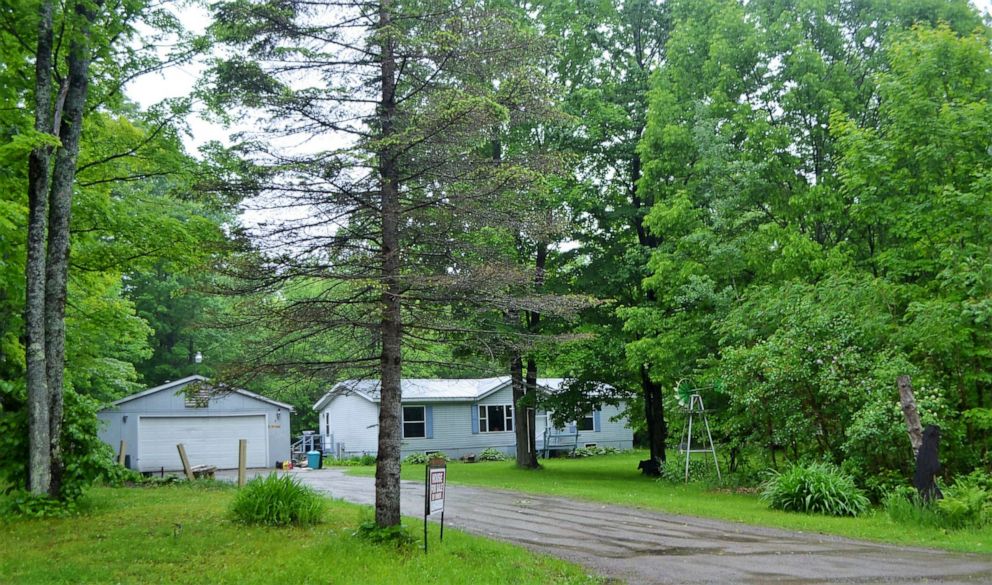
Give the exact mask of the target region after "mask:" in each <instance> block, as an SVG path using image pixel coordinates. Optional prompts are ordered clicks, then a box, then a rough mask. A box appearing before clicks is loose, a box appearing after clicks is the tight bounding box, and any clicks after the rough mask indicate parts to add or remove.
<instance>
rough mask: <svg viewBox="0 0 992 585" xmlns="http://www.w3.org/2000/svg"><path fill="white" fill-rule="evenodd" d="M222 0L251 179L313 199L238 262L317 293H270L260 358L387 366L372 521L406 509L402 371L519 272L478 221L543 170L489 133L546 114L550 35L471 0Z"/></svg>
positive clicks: (334, 366)
mask: <svg viewBox="0 0 992 585" xmlns="http://www.w3.org/2000/svg"><path fill="white" fill-rule="evenodd" d="M215 13H216V14H215V16H216V22H217V25H215V32H216V34H217V36H218V39H219V40H220V41H222V42H224V43H227V44H229V45H230V46H232V47H237V48H238V49H240V50H242V51H244V52H245V54H246V55H247V57H246V58H242V57H236V58H229V59H225V60H222V61H220V62H218V64H217V66H216V67H215V68H214V69H213V72H212V83H211V86H212V88H213V90H212V92H213V93H214V98H215V100H214V104H215V105H216V106H217V107H218V109H219V110H223V109H227V108H231V107H234V106H235V105H238V106H241V107H243V108H245V110H247V111H250V112H251V111H253V112H255V113H256V114H257V115H258V116H259V124H260V127H261V128H263V132H264V134H256V135H254V136H245V138H247V139H248V140H246V141H245V142H244V143H243V146H242V148H244V149H245V150H246V151H247V153H249V154H248V156H249V157H250V159H251V160H252V161H253V163H254V164H256V165H257V169H258V173H257V181H256V182H255V183H254V184H253V185H250V187H251V188H252V189H255V190H256V191H257V192H258V193H259V194H260V198H259V199H258V201H269V202H271V203H272V204H273V205H275V206H278V207H283V208H285V207H292V208H295V209H297V210H303V211H302V212H299V213H300V215H302V216H303V217H300V218H295V219H294V218H287V219H284V220H282V221H280V222H278V225H276V226H274V227H273V226H269V227H270V229H264V230H260V231H261V232H262V233H259V234H257V241H258V242H260V243H259V251H258V254H257V256H256V257H255V260H254V261H252V262H246V263H245V264H244V265H243V266H242V267H241V268H242V270H241V271H240V273H239V276H240V277H241V278H242V283H246V284H247V286H248V288H249V289H251V290H253V291H256V292H270V291H276V290H280V291H283V294H284V293H285V292H286V291H287V290H289V289H293V288H294V287H295V290H296V291H303V290H304V289H305V290H308V291H310V292H309V293H306V294H298V295H297V294H291V295H290V297H289V298H287V297H285V296H283V297H282V299H281V300H280V299H276V300H273V297H271V296H270V297H267V299H266V301H265V303H266V304H265V305H264V307H265V308H264V309H263V312H265V313H267V314H268V315H269V316H274V317H276V318H277V319H279V320H280V321H281V323H282V324H281V326H280V327H279V329H280V335H281V337H280V339H278V340H275V341H274V342H273V343H272V344H271V345H269V346H267V347H266V348H264V349H263V352H262V353H263V355H261V356H260V357H259V362H258V363H259V364H260V365H262V367H270V366H271V367H279V368H282V369H288V370H294V371H297V372H306V373H307V374H309V375H313V374H315V373H318V374H321V375H324V376H329V375H340V374H341V373H343V372H346V371H347V372H349V373H350V374H352V375H356V376H362V377H371V376H375V377H377V378H378V379H379V392H380V402H379V404H380V411H379V412H380V414H379V426H378V432H379V440H378V457H377V468H376V522H377V524H378V525H380V526H384V527H385V526H392V525H396V524H398V523H399V522H400V507H399V477H400V476H399V471H400V443H401V440H402V425H401V420H402V416H401V408H400V398H401V397H400V377H401V375H402V373H403V370H404V366H410V365H416V364H417V362H418V361H421V360H419V359H418V358H417V357H416V356H415V355H414V354H411V353H410V351H409V350H410V349H412V348H415V347H416V346H417V345H418V344H419V343H424V342H432V343H433V342H443V341H445V340H450V339H452V338H454V337H459V336H464V335H466V334H467V333H469V332H466V331H465V328H463V327H459V326H458V325H456V324H453V323H452V322H451V312H450V306H451V305H452V304H458V303H463V304H466V305H476V306H478V305H480V304H488V303H490V302H492V301H493V299H494V298H495V297H496V296H498V295H500V294H503V289H504V287H503V284H502V283H506V282H507V281H514V280H519V279H520V276H519V270H517V269H515V267H513V266H512V265H506V266H494V265H493V262H494V261H495V260H494V259H493V258H492V256H491V255H490V254H488V253H487V251H486V250H485V249H483V248H480V247H479V246H478V245H477V243H476V242H475V241H473V238H472V237H468V236H467V235H466V234H468V233H470V232H472V233H477V232H479V231H481V230H486V229H487V228H490V227H497V228H498V227H499V226H504V225H506V222H507V221H509V220H510V219H512V217H513V213H514V212H515V211H516V210H515V209H514V200H513V197H514V196H519V194H522V193H524V192H525V188H526V185H528V184H530V183H531V182H533V181H534V180H535V178H536V177H537V176H538V174H539V173H538V171H536V170H535V169H534V166H535V165H534V164H533V163H534V161H533V160H532V159H531V158H530V157H529V156H528V154H527V153H526V152H519V153H517V152H514V153H507V154H506V155H505V156H503V157H501V159H500V161H499V163H498V164H496V163H495V162H494V158H493V156H492V152H491V148H490V146H491V141H490V138H491V135H490V134H489V132H490V131H491V129H493V128H501V127H504V126H506V125H508V124H510V123H511V121H512V120H514V119H518V118H520V117H522V116H523V117H526V116H530V115H538V114H539V112H540V110H541V108H540V107H536V106H539V104H541V102H542V101H544V100H545V99H546V98H545V97H544V96H543V95H542V90H541V86H540V85H539V84H536V83H534V81H533V80H534V79H536V77H535V72H534V70H533V67H532V65H531V63H530V61H529V58H528V55H531V54H533V48H534V47H535V46H536V45H537V40H536V38H535V37H534V35H533V34H532V33H530V32H528V31H527V30H526V29H525V28H522V27H520V26H518V23H517V22H516V21H515V20H514V18H513V16H512V15H511V14H509V13H507V12H504V11H501V10H499V9H498V8H493V7H490V6H488V5H487V4H486V3H485V2H475V1H466V2H447V1H424V2H404V1H400V0H383V1H381V2H358V1H355V2H351V1H347V2H327V3H322V2H317V3H314V2H292V1H290V2H248V1H245V0H236V1H232V2H224V3H220V4H218V5H216V7H215ZM531 112H534V113H533V114H531ZM294 141H295V142H294ZM288 145H292V146H290V147H288V148H287V147H286V146H288ZM327 331H336V332H338V333H339V334H340V336H341V338H343V339H345V340H347V341H342V342H339V343H340V345H339V347H338V348H337V351H336V352H335V353H336V354H337V355H336V357H334V358H333V359H328V358H327V356H328V355H329V354H330V353H331V352H329V351H327V348H326V347H324V348H322V347H319V346H318V343H319V341H320V339H321V335H322V334H323V333H325V332H327ZM342 354H343V355H342Z"/></svg>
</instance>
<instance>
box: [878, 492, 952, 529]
mask: <svg viewBox="0 0 992 585" xmlns="http://www.w3.org/2000/svg"><path fill="white" fill-rule="evenodd" d="M884 506H885V513H886V514H887V515H888V516H889V518H890V519H891V520H892V521H893V522H898V523H900V524H912V525H915V526H932V527H937V528H939V527H941V525H942V524H943V522H942V521H941V518H940V512H939V511H938V510H937V507H936V506H931V505H927V504H924V503H923V501H922V500H920V496H919V494H918V493H916V489H914V488H912V487H909V486H899V487H896V488H894V489H893V490H892V491H891V492H890V493H889V495H888V496H886V497H885V500H884Z"/></svg>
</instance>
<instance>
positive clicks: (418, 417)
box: [403, 406, 427, 439]
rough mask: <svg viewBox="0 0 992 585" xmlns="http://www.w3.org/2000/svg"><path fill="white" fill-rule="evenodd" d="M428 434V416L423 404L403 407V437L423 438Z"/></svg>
mask: <svg viewBox="0 0 992 585" xmlns="http://www.w3.org/2000/svg"><path fill="white" fill-rule="evenodd" d="M426 436H427V417H426V416H425V413H424V407H423V406H404V407H403V438H404V439H422V438H424V437H426Z"/></svg>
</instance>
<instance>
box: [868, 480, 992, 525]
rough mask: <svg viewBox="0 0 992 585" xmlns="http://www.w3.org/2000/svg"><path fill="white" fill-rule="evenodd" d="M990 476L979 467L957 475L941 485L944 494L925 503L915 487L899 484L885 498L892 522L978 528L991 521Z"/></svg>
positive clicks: (886, 508) (991, 481) (887, 511)
mask: <svg viewBox="0 0 992 585" xmlns="http://www.w3.org/2000/svg"><path fill="white" fill-rule="evenodd" d="M990 487H992V477H990V476H989V475H988V474H985V473H982V472H980V471H978V472H973V473H971V474H969V475H966V476H964V477H960V478H958V479H957V480H956V481H955V482H954V484H953V485H952V486H950V487H948V488H944V489H943V493H944V497H943V498H942V499H940V500H937V501H936V502H932V503H926V502H923V501H922V500H921V499H920V496H919V494H917V492H916V490H915V489H914V488H911V487H909V486H901V487H899V488H897V489H894V490H893V491H892V492H891V493H890V494H889V496H888V497H887V498H886V499H885V511H886V513H887V514H888V515H889V518H891V519H892V520H893V521H895V522H899V523H902V524H913V525H917V526H930V527H934V528H945V529H961V528H980V527H982V526H986V525H988V524H992V489H990Z"/></svg>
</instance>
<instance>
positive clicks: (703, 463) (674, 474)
mask: <svg viewBox="0 0 992 585" xmlns="http://www.w3.org/2000/svg"><path fill="white" fill-rule="evenodd" d="M661 478H662V479H664V480H667V481H670V482H675V483H682V482H684V481H685V455H679V456H677V457H669V458H668V460H667V461H665V463H664V464H662V466H661ZM716 479H717V476H716V470H715V469H714V468H713V460H712V458H707V459H690V460H689V480H690V481H707V482H709V481H715V480H716Z"/></svg>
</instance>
